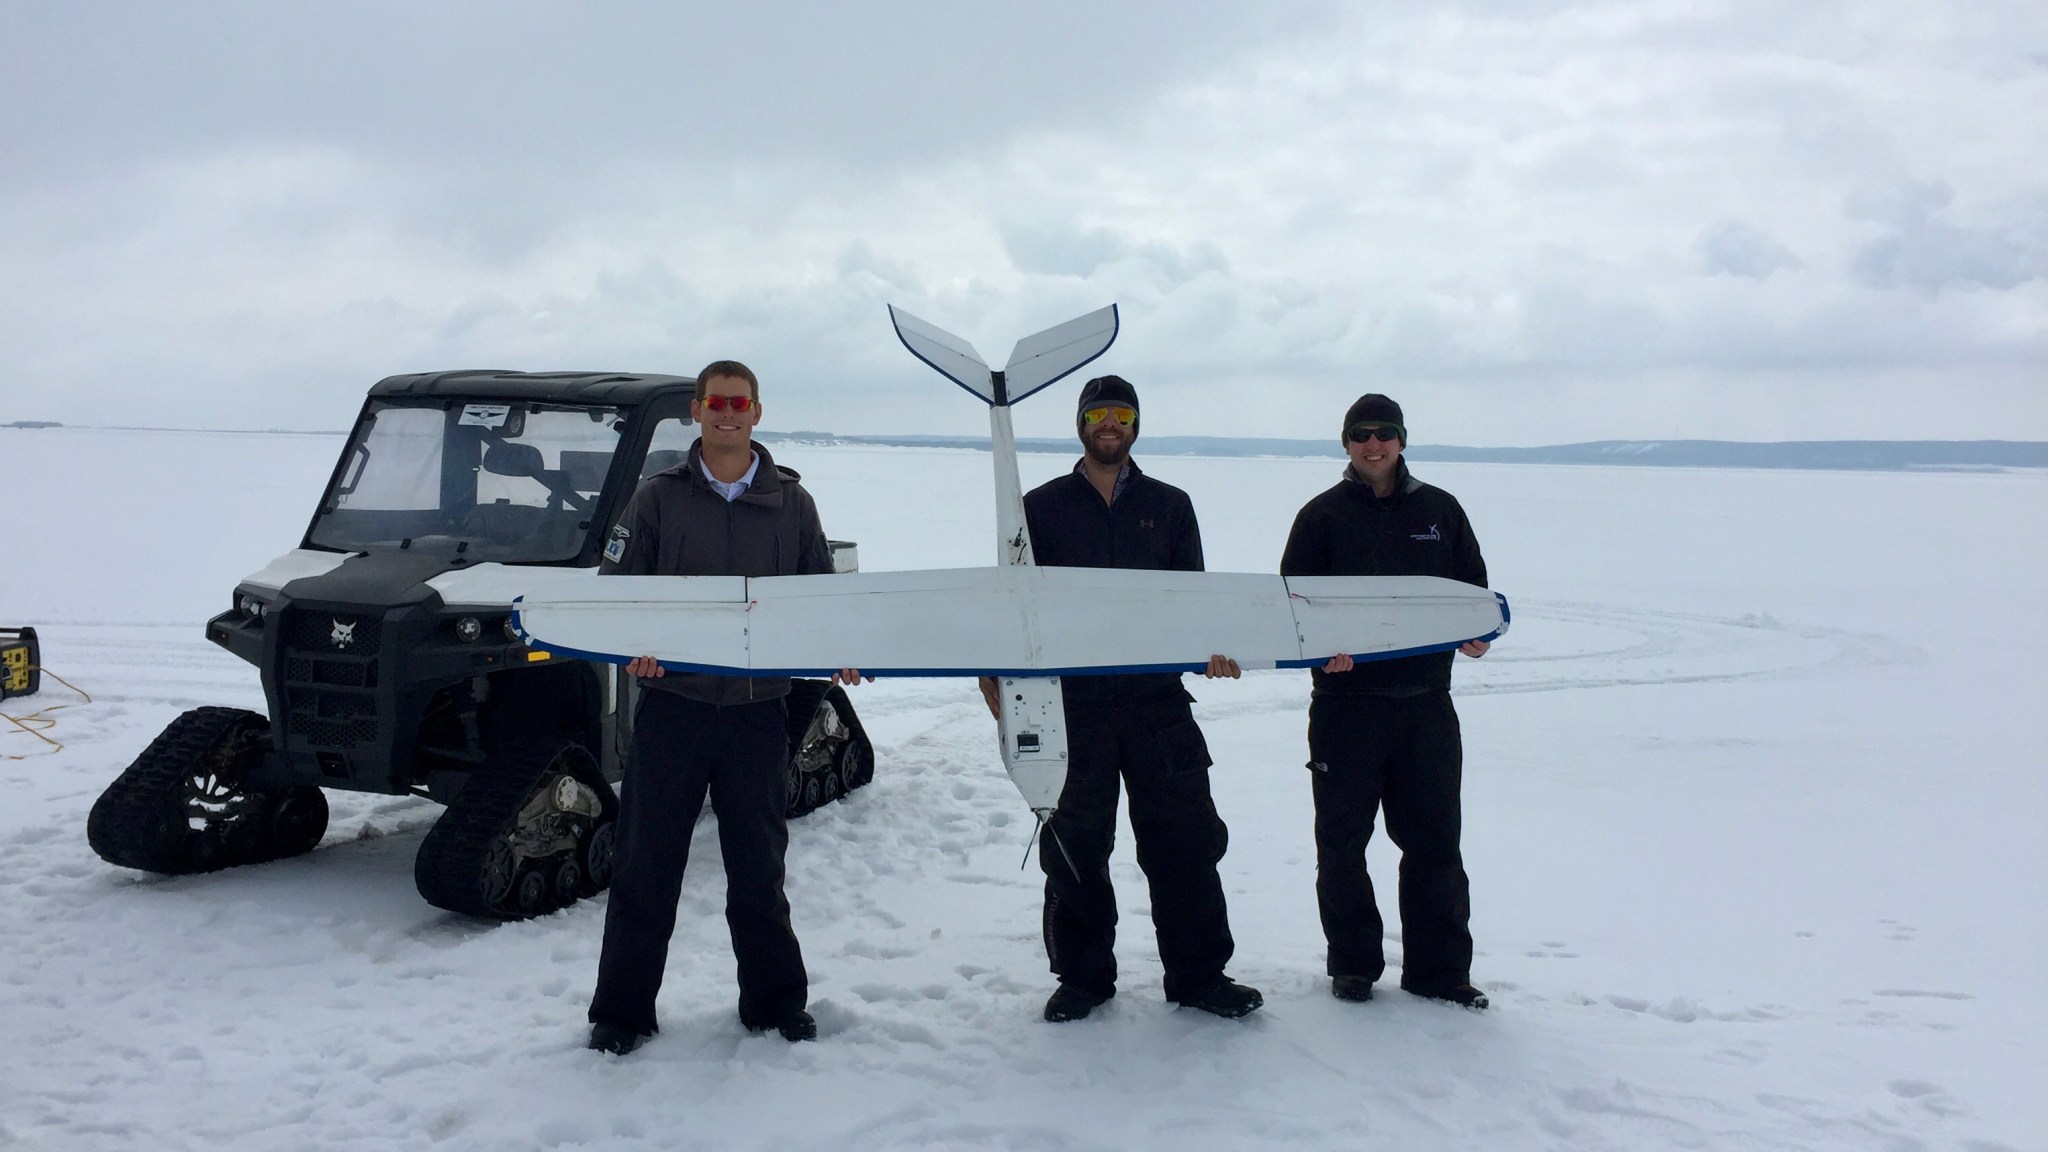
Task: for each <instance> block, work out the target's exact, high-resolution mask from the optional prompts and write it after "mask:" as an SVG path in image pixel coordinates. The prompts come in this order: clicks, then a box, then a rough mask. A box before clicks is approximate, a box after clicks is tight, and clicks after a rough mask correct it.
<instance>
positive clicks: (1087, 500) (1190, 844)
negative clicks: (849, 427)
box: [982, 376, 1264, 1022]
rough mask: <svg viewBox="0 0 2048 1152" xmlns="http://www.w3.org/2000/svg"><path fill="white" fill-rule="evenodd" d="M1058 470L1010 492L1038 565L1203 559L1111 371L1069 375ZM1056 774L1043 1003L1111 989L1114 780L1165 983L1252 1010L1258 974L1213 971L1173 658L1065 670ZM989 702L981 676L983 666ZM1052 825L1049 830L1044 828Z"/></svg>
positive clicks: (1190, 744)
mask: <svg viewBox="0 0 2048 1152" xmlns="http://www.w3.org/2000/svg"><path fill="white" fill-rule="evenodd" d="M1075 428H1076V430H1077V431H1078V432H1079V433H1080V436H1081V447H1082V449H1083V455H1082V457H1081V459H1080V460H1079V461H1078V462H1076V463H1075V465H1074V469H1073V471H1071V472H1069V473H1068V474H1066V475H1065V476H1062V477H1060V478H1059V479H1057V480H1053V481H1051V482H1050V483H1047V484H1044V485H1041V486H1040V487H1038V488H1035V489H1033V490H1032V491H1031V492H1029V493H1028V494H1026V495H1025V497H1024V516H1025V521H1026V524H1027V526H1028V527H1029V529H1030V532H1031V547H1032V551H1033V552H1034V553H1035V554H1036V558H1037V562H1038V563H1039V564H1042V565H1049V566H1055V567H1073V568H1144V569H1177V570H1181V571H1188V572H1199V571H1201V570H1202V534H1201V530H1200V528H1199V527H1198V526H1197V525H1196V523H1195V509H1194V505H1193V503H1192V502H1190V501H1189V500H1188V496H1187V493H1185V492H1183V491H1181V490H1180V489H1178V488H1175V487H1173V486H1172V485H1170V484H1163V483H1161V482H1159V481H1157V480H1154V479H1152V478H1151V477H1149V476H1147V475H1145V474H1144V473H1143V472H1141V471H1140V470H1139V469H1138V466H1137V465H1136V464H1135V463H1133V462H1132V461H1131V444H1132V443H1133V442H1135V441H1136V440H1137V438H1138V393H1137V390H1136V389H1135V388H1133V387H1131V385H1130V383H1129V382H1128V381H1126V380H1124V379H1123V378H1122V377H1120V376H1099V377H1097V378H1095V379H1093V380H1090V381H1088V383H1087V384H1085V385H1083V386H1082V388H1081V402H1080V404H1079V406H1078V407H1077V409H1076V410H1075ZM1238 674H1239V672H1238V666H1237V662H1236V661H1234V660H1231V659H1230V658H1229V657H1226V656H1212V657H1210V660H1209V667H1208V670H1207V672H1206V675H1209V676H1227V677H1232V678H1235V677H1236V676H1237V675H1238ZM1060 688H1061V695H1062V697H1063V700H1064V703H1065V706H1066V722H1067V748H1068V753H1069V756H1068V762H1067V779H1066V787H1065V789H1064V791H1062V793H1061V794H1060V802H1059V811H1058V812H1056V813H1055V814H1054V815H1053V817H1052V819H1051V821H1049V825H1048V827H1047V829H1046V831H1045V833H1044V834H1043V835H1041V837H1040V839H1039V851H1038V860H1039V866H1040V867H1041V868H1043V869H1044V870H1045V950H1046V955H1047V958H1048V959H1049V960H1050V961H1051V962H1052V970H1053V973H1054V974H1055V975H1057V976H1058V977H1059V981H1060V984H1059V988H1058V990H1057V991H1055V992H1054V993H1053V995H1052V998H1051V999H1050V1000H1048V1001H1047V1002H1046V1005H1045V1018H1046V1019H1047V1020H1051V1021H1054V1022H1064V1021H1068V1020H1078V1019H1080V1018H1082V1017H1084V1016H1086V1015H1088V1014H1089V1013H1090V1012H1092V1011H1093V1010H1094V1009H1095V1008H1096V1006H1098V1005H1100V1004H1101V1003H1103V1002H1104V1001H1106V1000H1108V999H1109V998H1110V997H1111V996H1113V995H1115V994H1116V956H1115V953H1114V945H1115V942H1116V920H1117V909H1116V893H1115V891H1114V890H1113V889H1112V888H1111V886H1110V878H1109V855H1110V849H1111V846H1112V843H1113V841H1114V838H1115V833H1116V810H1117V786H1118V781H1119V780H1121V781H1122V784H1123V787H1124V788H1125V789H1126V790H1127V791H1128V792H1129V793H1130V802H1131V834H1132V835H1133V836H1134V837H1135V838H1136V840H1137V845H1138V866H1139V867H1140V868H1142V869H1143V870H1144V872H1145V879H1146V881H1147V883H1148V884H1149V885H1150V887H1151V894H1152V925H1153V928H1154V929H1155V930H1156V931H1157V933H1158V938H1159V959H1160V963H1161V965H1162V966H1163V967H1164V968H1165V969H1166V981H1165V984H1166V998H1167V999H1168V1000H1171V1001H1173V1002H1174V1003H1176V1004H1180V1005H1183V1006H1185V1007H1189V1008H1198V1009H1201V1010H1202V1011H1205V1012H1211V1013H1214V1014H1216V1015H1218V1016H1224V1017H1238V1016H1243V1015H1246V1014H1247V1013H1250V1012H1252V1011H1254V1010H1256V1009H1257V1008H1258V1007H1259V1005H1260V1004H1261V1003H1263V1002H1264V1001H1263V998H1262V997H1261V996H1260V995H1259V993H1258V990H1257V989H1254V988H1247V987H1245V986H1244V985H1242V984H1238V983H1235V982H1234V981H1232V980H1231V979H1230V978H1229V977H1227V976H1225V975H1224V974H1223V966H1224V965H1225V964H1226V963H1228V962H1229V960H1230V956H1231V953H1232V951H1233V950H1234V948H1235V944H1234V943H1233V941H1232V940H1231V936H1230V918H1229V914H1228V912H1227V910H1226V909H1225V907H1224V900H1223V883H1222V880H1221V879H1220V878H1219V877H1218V875H1217V871H1216V865H1217V863H1218V862H1219V861H1221V860H1222V859H1223V849H1224V845H1225V843H1226V842H1227V840H1228V838H1229V830H1228V829H1227V828H1225V827H1224V824H1223V820H1222V818H1221V817H1220V816H1218V815H1217V814H1216V803H1215V801H1214V800H1213V799H1212V798H1211V797H1210V794H1209V764H1210V760H1209V749H1208V745H1207V744H1206V743H1205V742H1204V741H1203V739H1202V730H1201V729H1200V728H1199V727H1197V726H1196V724H1195V718H1194V714H1193V712H1191V711H1190V710H1189V708H1188V705H1189V704H1190V703H1191V702H1192V701H1193V700H1194V697H1192V696H1190V695H1189V694H1188V691H1187V689H1186V688H1184V687H1182V686H1181V681H1180V676H1179V674H1178V673H1149V674H1131V675H1121V676H1069V677H1065V678H1063V679H1062V680H1061V681H1060ZM982 691H983V693H984V695H985V696H987V697H988V699H989V705H990V709H991V710H994V709H995V707H996V700H995V695H994V692H995V684H994V682H993V681H984V682H983V685H982ZM1055 837H1057V839H1055Z"/></svg>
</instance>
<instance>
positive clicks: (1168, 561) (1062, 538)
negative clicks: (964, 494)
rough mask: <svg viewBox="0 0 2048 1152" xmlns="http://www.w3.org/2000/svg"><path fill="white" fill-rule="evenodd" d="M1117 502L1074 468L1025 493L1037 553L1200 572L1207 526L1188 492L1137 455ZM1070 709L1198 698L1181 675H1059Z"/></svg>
mask: <svg viewBox="0 0 2048 1152" xmlns="http://www.w3.org/2000/svg"><path fill="white" fill-rule="evenodd" d="M1130 469H1131V472H1130V476H1129V477H1128V478H1127V479H1126V480H1125V482H1124V489H1123V491H1122V492H1120V493H1118V494H1117V497H1116V502H1115V503H1114V504H1104V503H1103V502H1102V495H1101V494H1100V493H1098V492H1097V491H1096V490H1095V486H1094V485H1093V484H1090V483H1089V482H1088V476H1087V474H1086V473H1085V472H1083V471H1082V469H1081V463H1080V462H1079V461H1075V463H1074V470H1073V471H1072V472H1069V473H1067V474H1066V475H1065V476H1061V477H1059V478H1058V479H1056V480H1049V481H1047V482H1046V483H1044V484H1041V485H1039V486H1038V487H1036V488H1033V489H1032V490H1031V491H1029V492H1027V493H1025V494H1024V522H1025V526H1026V527H1027V528H1029V529H1030V531H1031V552H1032V556H1033V557H1034V558H1035V559H1036V561H1037V562H1038V563H1039V564H1042V565H1044V566H1046V567H1050V568H1150V569H1171V570H1175V571H1181V572H1200V571H1201V570H1202V531H1201V528H1200V527H1198V526H1197V525H1196V523H1195V506H1194V503H1193V502H1192V501H1190V500H1189V499H1188V494H1187V493H1185V492H1183V491H1181V490H1180V489H1178V488H1175V487H1174V486H1173V485H1171V484H1165V483H1162V482H1160V481H1158V480H1154V479H1152V478H1151V477H1150V476H1147V475H1145V474H1144V473H1143V472H1141V471H1139V469H1138V465H1137V463H1136V462H1135V461H1133V462H1132V463H1131V465H1130ZM1060 684H1061V688H1062V693H1061V694H1062V696H1063V697H1064V698H1065V701H1066V703H1067V705H1068V707H1076V706H1081V707H1087V706H1096V707H1116V706H1121V705H1130V704H1138V703H1146V702H1150V701H1152V700H1155V699H1159V698H1169V699H1178V700H1189V699H1192V697H1191V696H1189V695H1188V693H1187V690H1186V689H1185V688H1183V687H1181V683H1180V676H1179V674H1177V673H1172V672H1161V673H1145V674H1136V675H1129V676H1067V677H1063V678H1062V679H1061V681H1060Z"/></svg>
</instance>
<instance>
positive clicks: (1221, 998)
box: [1180, 977, 1266, 1020]
mask: <svg viewBox="0 0 2048 1152" xmlns="http://www.w3.org/2000/svg"><path fill="white" fill-rule="evenodd" d="M1265 1002H1266V998H1265V997H1264V996H1261V995H1259V990H1258V989H1257V988H1247V987H1245V986H1244V985H1242V984H1239V983H1237V982H1235V981H1233V980H1230V979H1228V978H1227V977H1226V978H1225V979H1222V980H1218V981H1217V982H1216V984H1215V986H1214V987H1212V988H1210V989H1209V990H1208V991H1207V992H1204V993H1202V994H1201V995H1200V996H1196V997H1194V998H1193V999H1190V1000H1183V1001H1181V1002H1180V1003H1181V1007H1183V1008H1199V1009H1201V1010H1202V1011H1204V1012H1208V1013H1210V1014H1212V1015H1216V1016H1221V1017H1223V1018H1224V1019H1226V1020H1235V1019H1237V1018H1238V1017H1240V1016H1249V1015H1251V1014H1252V1013H1254V1012H1256V1011H1258V1010H1259V1006H1260V1005H1262V1004H1264V1003H1265Z"/></svg>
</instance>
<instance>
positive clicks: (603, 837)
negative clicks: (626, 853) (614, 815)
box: [583, 820, 619, 896]
mask: <svg viewBox="0 0 2048 1152" xmlns="http://www.w3.org/2000/svg"><path fill="white" fill-rule="evenodd" d="M618 862H619V822H618V821H617V820H603V821H599V823H598V825H597V829H596V830H595V831H593V832H592V833H591V834H590V839H588V840H586V841H584V842H583V894H584V895H585V896H595V895H597V894H598V893H599V892H602V891H604V890H605V889H607V888H609V887H611V886H612V873H613V871H614V870H615V869H617V867H618Z"/></svg>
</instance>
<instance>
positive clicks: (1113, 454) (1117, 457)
mask: <svg viewBox="0 0 2048 1152" xmlns="http://www.w3.org/2000/svg"><path fill="white" fill-rule="evenodd" d="M1081 447H1082V449H1083V450H1084V451H1086V452H1087V453H1088V458H1089V459H1090V460H1093V461H1095V462H1096V463H1097V464H1099V465H1101V466H1102V467H1104V468H1121V467H1123V466H1124V461H1126V460H1129V459H1130V458H1131V442H1130V441H1129V440H1119V441H1117V444H1116V447H1115V449H1113V450H1110V449H1104V448H1103V447H1102V446H1101V445H1100V444H1097V443H1096V442H1095V439H1094V438H1093V437H1090V438H1089V439H1087V440H1084V441H1082V442H1081Z"/></svg>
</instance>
